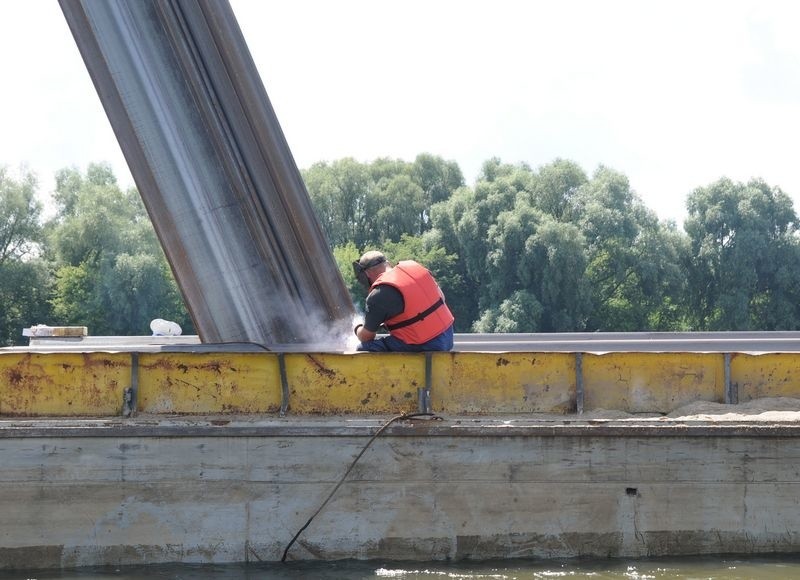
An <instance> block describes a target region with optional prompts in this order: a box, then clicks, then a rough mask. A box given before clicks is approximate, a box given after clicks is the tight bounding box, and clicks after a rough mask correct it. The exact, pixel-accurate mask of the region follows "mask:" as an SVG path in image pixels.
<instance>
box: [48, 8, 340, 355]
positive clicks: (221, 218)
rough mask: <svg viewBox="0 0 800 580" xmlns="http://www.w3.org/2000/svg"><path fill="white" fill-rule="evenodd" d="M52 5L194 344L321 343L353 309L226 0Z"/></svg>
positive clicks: (156, 311)
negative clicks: (114, 142) (109, 131)
mask: <svg viewBox="0 0 800 580" xmlns="http://www.w3.org/2000/svg"><path fill="white" fill-rule="evenodd" d="M59 1H60V4H61V8H62V11H63V12H64V15H65V17H66V19H67V22H68V24H69V26H70V28H71V30H72V34H73V36H74V37H75V40H76V42H77V45H78V48H79V49H80V52H81V55H82V56H83V59H84V62H85V63H86V66H87V68H88V70H89V74H90V75H91V77H92V80H93V82H94V85H95V87H96V89H97V92H98V94H99V95H100V100H101V101H102V103H103V106H104V107H105V110H106V113H107V114H108V118H109V120H110V122H111V125H112V127H113V129H114V132H115V133H116V136H117V139H118V140H119V143H120V146H121V148H122V152H123V154H124V155H125V158H126V160H127V161H128V165H129V166H130V169H131V173H132V175H133V178H134V180H135V182H136V185H137V187H138V189H139V192H140V194H141V195H142V198H143V200H144V203H145V206H146V207H147V211H148V213H149V214H150V218H151V219H152V222H153V225H154V227H155V230H156V232H157V234H158V237H159V239H160V240H161V244H162V246H163V248H164V251H165V253H166V255H167V259H168V260H169V263H170V265H171V267H172V270H173V272H174V274H175V278H176V280H177V282H178V285H179V286H180V289H181V292H182V293H183V297H184V300H185V302H186V305H187V307H188V309H189V311H190V313H191V316H192V319H193V320H194V323H195V326H196V328H197V330H198V333H199V335H200V337H201V340H202V341H203V342H240V341H249V342H257V343H261V344H276V343H280V344H287V343H288V344H301V343H302V344H310V343H314V344H320V343H323V344H324V343H325V342H324V341H321V340H320V337H321V336H322V331H323V330H324V329H327V328H330V327H332V326H336V325H337V324H341V327H342V328H343V329H344V328H347V327H348V325H346V324H344V322H345V321H349V320H350V319H351V317H352V314H353V306H352V304H351V302H350V299H349V296H348V293H347V290H346V289H345V286H344V283H343V281H342V278H341V275H340V274H339V271H338V269H337V268H336V264H335V262H334V260H333V257H332V255H331V252H330V248H329V246H328V244H327V242H326V240H325V237H324V235H323V233H322V230H321V228H320V226H319V222H318V221H317V219H316V216H315V215H314V212H313V208H312V207H311V203H310V200H309V197H308V193H307V191H306V189H305V185H304V184H303V181H302V178H301V176H300V173H299V171H298V169H297V166H296V164H295V162H294V159H293V157H292V155H291V152H290V150H289V147H288V144H287V142H286V139H285V137H284V135H283V132H282V130H281V128H280V125H279V124H278V120H277V117H276V115H275V112H274V110H273V109H272V106H271V104H270V102H269V99H268V97H267V94H266V91H265V89H264V87H263V85H262V83H261V79H260V76H259V74H258V72H257V70H256V67H255V64H254V63H253V60H252V57H251V56H250V53H249V51H248V49H247V45H246V43H245V41H244V37H243V36H242V33H241V30H240V29H239V27H238V24H237V22H236V18H235V16H234V14H233V11H232V9H231V7H230V5H229V3H228V2H227V0H59ZM157 315H158V308H157V306H156V305H154V314H153V317H154V318H155V317H157Z"/></svg>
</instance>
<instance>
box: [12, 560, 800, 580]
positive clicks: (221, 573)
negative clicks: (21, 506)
mask: <svg viewBox="0 0 800 580" xmlns="http://www.w3.org/2000/svg"><path fill="white" fill-rule="evenodd" d="M56 578H58V579H67V578H69V579H71V580H161V579H163V580H206V579H211V578H213V579H222V580H245V579H246V580H255V579H259V580H260V579H275V580H301V579H302V580H306V579H309V580H310V579H313V580H367V579H373V578H374V579H377V580H429V579H430V580H472V579H475V580H532V579H534V578H535V579H539V578H543V579H558V578H591V579H597V580H645V579H648V580H649V579H663V578H681V579H693V580H701V579H708V580H712V579H713V580H752V579H758V580H778V579H780V580H784V579H790V578H792V579H793V578H800V555H797V556H774V557H759V558H753V557H737V556H715V557H697V558H694V557H692V558H663V559H654V560H625V559H620V560H564V561H552V560H547V561H542V560H503V561H493V562H459V563H444V562H413V563H410V562H378V561H370V562H362V561H354V560H351V561H337V562H293V563H289V564H247V565H245V564H226V565H208V564H204V565H185V564H183V565H177V564H170V565H152V566H136V567H118V568H117V567H110V568H83V569H80V570H65V571H24V572H23V571H20V572H0V580H12V579H13V580H26V579H28V580H32V579H35V580H47V579H56Z"/></svg>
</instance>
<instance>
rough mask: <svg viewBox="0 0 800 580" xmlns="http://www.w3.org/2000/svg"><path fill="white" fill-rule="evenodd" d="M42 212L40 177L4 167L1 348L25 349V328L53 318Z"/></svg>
mask: <svg viewBox="0 0 800 580" xmlns="http://www.w3.org/2000/svg"><path fill="white" fill-rule="evenodd" d="M41 213H42V204H41V203H40V202H39V201H38V200H37V199H36V177H35V176H34V175H33V174H32V173H30V172H27V171H23V172H22V173H21V175H20V178H19V179H15V178H14V177H13V176H11V175H10V174H9V172H8V170H7V169H5V168H3V167H0V346H5V345H12V344H21V343H22V342H23V341H24V339H23V338H22V329H23V328H25V327H26V326H32V325H34V324H39V323H44V322H45V321H46V320H47V318H48V316H49V305H48V302H47V299H48V293H49V286H50V285H49V281H48V272H47V267H46V265H45V263H44V262H43V261H42V260H41V259H40V258H39V254H40V253H41V251H42V247H41V243H42V227H41V224H40V219H41Z"/></svg>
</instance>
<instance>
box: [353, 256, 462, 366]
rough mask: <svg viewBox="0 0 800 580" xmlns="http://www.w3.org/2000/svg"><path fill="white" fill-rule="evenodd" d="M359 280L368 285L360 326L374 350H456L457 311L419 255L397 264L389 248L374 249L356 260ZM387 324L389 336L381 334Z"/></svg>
mask: <svg viewBox="0 0 800 580" xmlns="http://www.w3.org/2000/svg"><path fill="white" fill-rule="evenodd" d="M353 270H354V272H355V274H356V277H357V278H358V281H359V282H360V283H361V285H362V286H364V287H365V288H366V289H368V291H369V294H368V295H367V301H366V314H365V316H364V323H363V324H358V325H356V327H355V329H354V330H355V333H356V336H357V337H358V340H359V341H361V344H360V345H359V346H358V348H357V350H360V351H369V352H387V351H399V352H421V351H431V350H452V348H453V321H454V318H453V314H452V313H451V312H450V309H449V308H448V307H447V304H445V301H444V293H443V292H442V290H441V288H439V285H438V284H437V283H436V280H435V279H434V278H433V276H432V275H431V273H430V272H429V271H428V270H427V269H426V268H425V267H424V266H422V265H421V264H419V263H417V262H415V261H413V260H403V261H400V262H398V263H397V265H395V266H392V265H391V264H390V263H389V261H388V260H387V259H386V256H384V255H383V253H381V252H378V251H376V250H370V251H369V252H366V253H364V255H362V256H361V258H360V259H359V260H358V261H356V262H353ZM381 325H382V326H384V327H385V328H386V330H387V331H388V332H389V335H388V336H385V337H381V338H377V333H378V328H379V327H380V326H381Z"/></svg>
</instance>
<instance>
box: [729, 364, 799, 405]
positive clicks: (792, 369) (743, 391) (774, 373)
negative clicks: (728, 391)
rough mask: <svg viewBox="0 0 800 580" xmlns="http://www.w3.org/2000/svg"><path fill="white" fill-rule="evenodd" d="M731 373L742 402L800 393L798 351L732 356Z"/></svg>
mask: <svg viewBox="0 0 800 580" xmlns="http://www.w3.org/2000/svg"><path fill="white" fill-rule="evenodd" d="M731 376H732V379H731V380H732V382H733V383H734V384H735V386H736V388H737V389H738V392H739V402H742V403H743V402H746V401H750V400H752V399H758V398H761V397H798V396H800V357H798V355H797V354H795V353H772V354H760V355H750V354H743V353H736V354H734V355H732V356H731Z"/></svg>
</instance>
